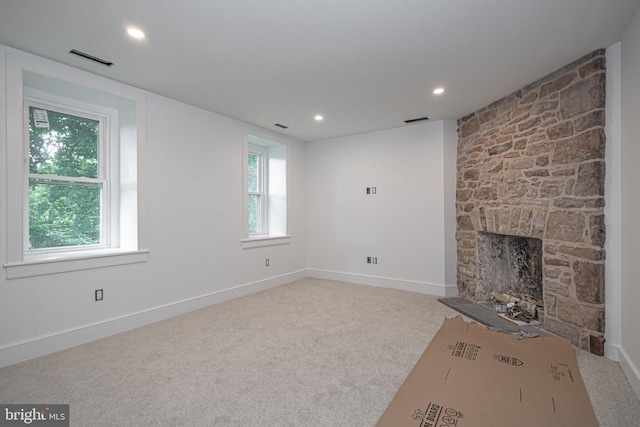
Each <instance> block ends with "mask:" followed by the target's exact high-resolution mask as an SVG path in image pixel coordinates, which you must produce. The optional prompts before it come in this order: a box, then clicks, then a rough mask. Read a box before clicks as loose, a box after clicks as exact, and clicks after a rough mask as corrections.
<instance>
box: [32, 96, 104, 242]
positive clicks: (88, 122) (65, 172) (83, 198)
mask: <svg viewBox="0 0 640 427" xmlns="http://www.w3.org/2000/svg"><path fill="white" fill-rule="evenodd" d="M25 117H26V118H27V120H25V121H26V122H27V124H28V132H25V135H27V137H28V141H26V145H27V147H28V151H29V156H28V158H29V168H28V170H27V175H28V177H27V179H26V180H25V181H28V185H29V189H28V201H29V209H28V211H27V212H28V220H27V221H25V223H26V224H28V227H27V230H26V233H25V237H26V239H27V241H28V242H27V244H26V247H27V248H28V250H29V251H32V252H36V251H43V250H50V249H53V248H66V247H81V246H104V245H106V244H108V235H107V233H106V231H107V230H108V226H107V225H108V224H109V220H108V202H109V199H110V197H109V196H108V194H107V193H108V191H107V190H108V174H106V173H105V169H106V168H105V163H107V161H108V160H107V155H106V153H105V150H104V146H105V144H104V139H105V137H106V138H108V133H107V131H106V129H107V126H108V118H107V117H105V116H101V117H100V116H90V115H89V114H86V113H82V112H79V111H72V110H67V109H62V108H59V107H53V106H49V105H46V104H42V103H38V102H35V101H32V100H27V102H25ZM25 169H26V168H25Z"/></svg>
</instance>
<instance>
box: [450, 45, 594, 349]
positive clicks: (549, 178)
mask: <svg viewBox="0 0 640 427" xmlns="http://www.w3.org/2000/svg"><path fill="white" fill-rule="evenodd" d="M604 108H605V51H604V50H598V51H595V52H593V53H591V54H589V55H587V56H585V57H583V58H581V59H579V60H578V61H576V62H574V63H572V64H569V65H567V66H566V67H564V68H562V69H560V70H558V71H556V72H554V73H552V74H550V75H549V76H547V77H545V78H543V79H541V80H539V81H537V82H535V83H532V84H530V85H528V86H526V87H524V88H523V89H521V90H519V91H517V92H515V93H513V94H511V95H509V96H507V97H505V98H503V99H501V100H499V101H497V102H494V103H493V104H491V105H489V106H487V107H485V108H483V109H481V110H479V111H476V112H475V113H473V114H470V115H469V116H467V117H464V118H462V119H460V120H459V121H458V160H457V168H458V171H457V195H456V214H457V232H456V239H457V245H458V268H457V271H458V272H457V276H458V287H459V290H460V294H461V295H464V296H467V297H470V298H473V299H475V298H476V294H477V291H478V278H479V271H480V270H481V269H482V266H481V265H479V260H478V233H497V234H504V235H509V236H521V237H526V238H533V239H540V240H541V242H542V244H541V245H542V267H541V268H542V291H543V299H544V305H545V325H544V327H545V329H547V330H549V331H550V332H553V333H555V334H558V335H560V336H563V337H566V338H569V339H570V340H571V341H572V342H573V343H574V344H575V345H577V346H579V347H582V348H584V349H586V350H590V351H591V352H593V353H596V354H602V353H603V351H604V346H603V343H604V261H605V252H604V241H605V225H604V177H605V162H604V150H605V134H604V125H605V115H604Z"/></svg>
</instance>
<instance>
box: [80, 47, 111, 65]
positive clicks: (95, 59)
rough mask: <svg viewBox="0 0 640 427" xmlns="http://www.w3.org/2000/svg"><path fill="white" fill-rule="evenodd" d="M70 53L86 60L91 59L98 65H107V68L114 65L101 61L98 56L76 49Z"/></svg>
mask: <svg viewBox="0 0 640 427" xmlns="http://www.w3.org/2000/svg"><path fill="white" fill-rule="evenodd" d="M69 53H71V54H73V55H78V56H80V57H82V58H84V59H89V60H91V61H94V62H97V63H98V64H102V65H106V66H107V67H111V66H112V65H113V62H109V61H106V60H104V59H100V58H98V57H97V56H93V55H89V54H88V53H84V52H80V51H79V50H76V49H71V50H70V51H69Z"/></svg>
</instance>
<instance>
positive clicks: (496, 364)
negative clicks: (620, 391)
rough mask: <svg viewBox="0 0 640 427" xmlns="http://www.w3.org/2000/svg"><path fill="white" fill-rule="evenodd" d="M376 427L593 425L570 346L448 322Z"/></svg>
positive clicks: (563, 341) (562, 341)
mask: <svg viewBox="0 0 640 427" xmlns="http://www.w3.org/2000/svg"><path fill="white" fill-rule="evenodd" d="M376 425H377V427H405V426H406V427H450V426H456V427H481V426H493V427H499V426H505V427H506V426H509V427H512V426H518V427H541V426H545V427H546V426H581V427H592V426H593V427H597V426H598V422H597V420H596V417H595V414H594V412H593V407H592V406H591V401H590V400H589V395H588V394H587V390H586V389H585V386H584V382H583V381H582V377H581V375H580V372H579V370H578V363H577V361H576V358H575V355H574V353H573V347H572V346H571V343H570V342H569V341H568V340H566V339H563V338H540V337H538V338H530V339H524V340H518V337H517V336H514V335H509V334H504V333H501V332H495V331H490V330H488V329H487V328H486V327H485V326H483V325H480V324H478V323H475V322H471V323H469V322H466V321H464V320H463V319H462V317H460V316H457V317H455V318H452V319H446V320H445V321H444V324H443V325H442V327H441V328H440V330H439V331H438V333H437V334H436V335H435V337H434V338H433V340H432V341H431V343H430V344H429V346H428V347H427V349H426V350H425V352H424V353H423V354H422V357H420V359H419V360H418V363H417V364H416V366H415V367H414V368H413V370H412V371H411V373H410V374H409V376H408V377H407V379H406V380H405V382H404V384H402V386H401V387H400V390H398V392H397V394H396V395H395V397H394V398H393V400H392V401H391V403H390V404H389V406H388V407H387V409H386V411H385V412H384V413H383V414H382V416H381V417H380V420H379V421H378V423H377V424H376Z"/></svg>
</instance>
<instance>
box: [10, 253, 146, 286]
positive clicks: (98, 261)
mask: <svg viewBox="0 0 640 427" xmlns="http://www.w3.org/2000/svg"><path fill="white" fill-rule="evenodd" d="M148 257H149V251H148V250H138V251H126V252H125V251H108V252H106V251H105V252H98V253H93V254H88V253H86V252H85V253H82V254H77V255H76V254H74V255H71V256H70V255H69V254H64V257H63V255H62V254H58V255H57V256H52V255H51V254H49V255H47V256H45V255H42V256H34V257H31V258H26V259H25V260H24V261H21V262H9V263H6V264H4V268H5V269H6V271H7V279H21V278H24V277H33V276H44V275H47V274H56V273H66V272H70V271H80V270H91V269H94V268H103V267H113V266H116V265H125V264H135V263H140V262H146V261H147V259H148Z"/></svg>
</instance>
